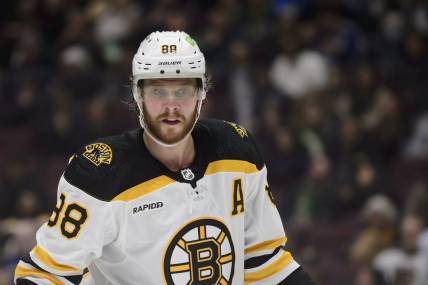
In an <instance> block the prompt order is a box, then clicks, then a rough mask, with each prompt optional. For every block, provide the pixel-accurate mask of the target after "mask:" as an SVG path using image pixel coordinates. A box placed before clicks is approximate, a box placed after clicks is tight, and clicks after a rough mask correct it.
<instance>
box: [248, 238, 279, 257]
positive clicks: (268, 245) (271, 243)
mask: <svg viewBox="0 0 428 285" xmlns="http://www.w3.org/2000/svg"><path fill="white" fill-rule="evenodd" d="M286 242H287V238H286V237H281V238H277V239H272V240H267V241H265V242H262V243H258V244H255V245H252V246H250V247H247V248H246V249H245V254H249V253H252V252H256V251H263V250H269V249H275V248H277V247H278V246H281V245H284V244H285V243H286Z"/></svg>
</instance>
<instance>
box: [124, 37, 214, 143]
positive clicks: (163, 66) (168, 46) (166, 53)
mask: <svg viewBox="0 0 428 285" xmlns="http://www.w3.org/2000/svg"><path fill="white" fill-rule="evenodd" d="M162 78H196V79H198V80H199V81H200V82H199V84H198V87H199V90H198V105H197V114H196V118H195V121H194V123H193V127H194V126H195V124H196V121H197V120H198V118H199V115H200V112H201V107H202V101H203V100H204V99H205V97H206V92H207V79H206V76H205V58H204V55H203V54H202V52H201V51H200V50H199V47H198V45H197V44H196V42H195V41H194V40H193V39H192V38H191V37H190V36H189V35H188V34H187V33H185V32H181V31H175V32H173V31H167V32H153V33H151V34H150V35H148V36H147V37H146V38H145V39H144V40H143V41H142V42H141V44H140V47H139V48H138V50H137V53H136V54H135V55H134V58H133V60H132V94H133V96H134V99H135V101H136V103H137V106H138V108H139V111H140V116H139V119H140V124H141V126H142V127H143V128H145V129H146V133H147V134H148V135H149V136H150V137H151V138H152V139H153V140H154V141H155V142H157V143H158V144H160V145H162V146H165V147H173V146H176V145H178V144H180V143H181V142H183V141H184V140H185V139H186V138H187V137H188V136H189V135H190V133H191V131H192V130H193V127H192V130H190V132H189V133H188V134H187V135H186V136H185V137H184V138H183V139H182V140H181V141H179V142H176V143H174V144H167V143H165V142H163V141H161V140H159V139H158V138H156V137H155V136H154V135H153V134H152V131H151V130H149V129H147V128H146V127H145V121H144V112H143V109H142V104H143V101H144V100H143V96H142V93H141V91H140V90H139V87H138V82H139V81H140V80H144V79H162Z"/></svg>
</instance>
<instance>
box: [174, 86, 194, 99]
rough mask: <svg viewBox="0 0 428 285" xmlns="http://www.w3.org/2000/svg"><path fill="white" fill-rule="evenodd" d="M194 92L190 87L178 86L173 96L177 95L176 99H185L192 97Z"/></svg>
mask: <svg viewBox="0 0 428 285" xmlns="http://www.w3.org/2000/svg"><path fill="white" fill-rule="evenodd" d="M193 94H194V90H193V89H191V88H180V89H178V90H176V91H175V96H177V98H178V99H187V98H190V97H192V96H193Z"/></svg>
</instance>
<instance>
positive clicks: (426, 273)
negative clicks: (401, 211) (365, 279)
mask: <svg viewBox="0 0 428 285" xmlns="http://www.w3.org/2000/svg"><path fill="white" fill-rule="evenodd" d="M423 227H424V224H423V221H422V220H421V218H420V217H418V216H414V215H405V216H404V217H403V218H402V219H401V226H400V238H401V239H400V244H399V246H398V247H390V248H387V249H385V250H383V251H382V252H380V253H379V254H378V255H377V256H376V257H375V259H374V262H373V267H374V268H375V269H376V270H378V271H379V272H381V274H382V277H383V279H384V280H385V283H386V284H388V285H394V284H404V285H425V284H426V281H427V280H428V264H427V260H426V259H425V256H424V254H423V253H422V252H421V250H420V248H419V245H418V240H419V238H420V234H421V232H422V230H423Z"/></svg>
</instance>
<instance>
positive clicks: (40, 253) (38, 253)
mask: <svg viewBox="0 0 428 285" xmlns="http://www.w3.org/2000/svg"><path fill="white" fill-rule="evenodd" d="M31 253H32V254H33V255H34V257H35V258H36V259H37V261H39V262H41V263H43V264H44V265H46V266H47V267H49V268H52V269H55V270H58V271H66V272H77V273H80V271H81V270H80V269H79V268H77V267H73V266H69V265H64V264H61V263H58V262H56V261H55V260H54V259H53V258H52V257H51V256H50V255H49V253H47V252H46V251H45V250H44V249H43V248H41V247H39V246H37V245H36V246H35V247H34V248H33V250H32V251H31Z"/></svg>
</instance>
